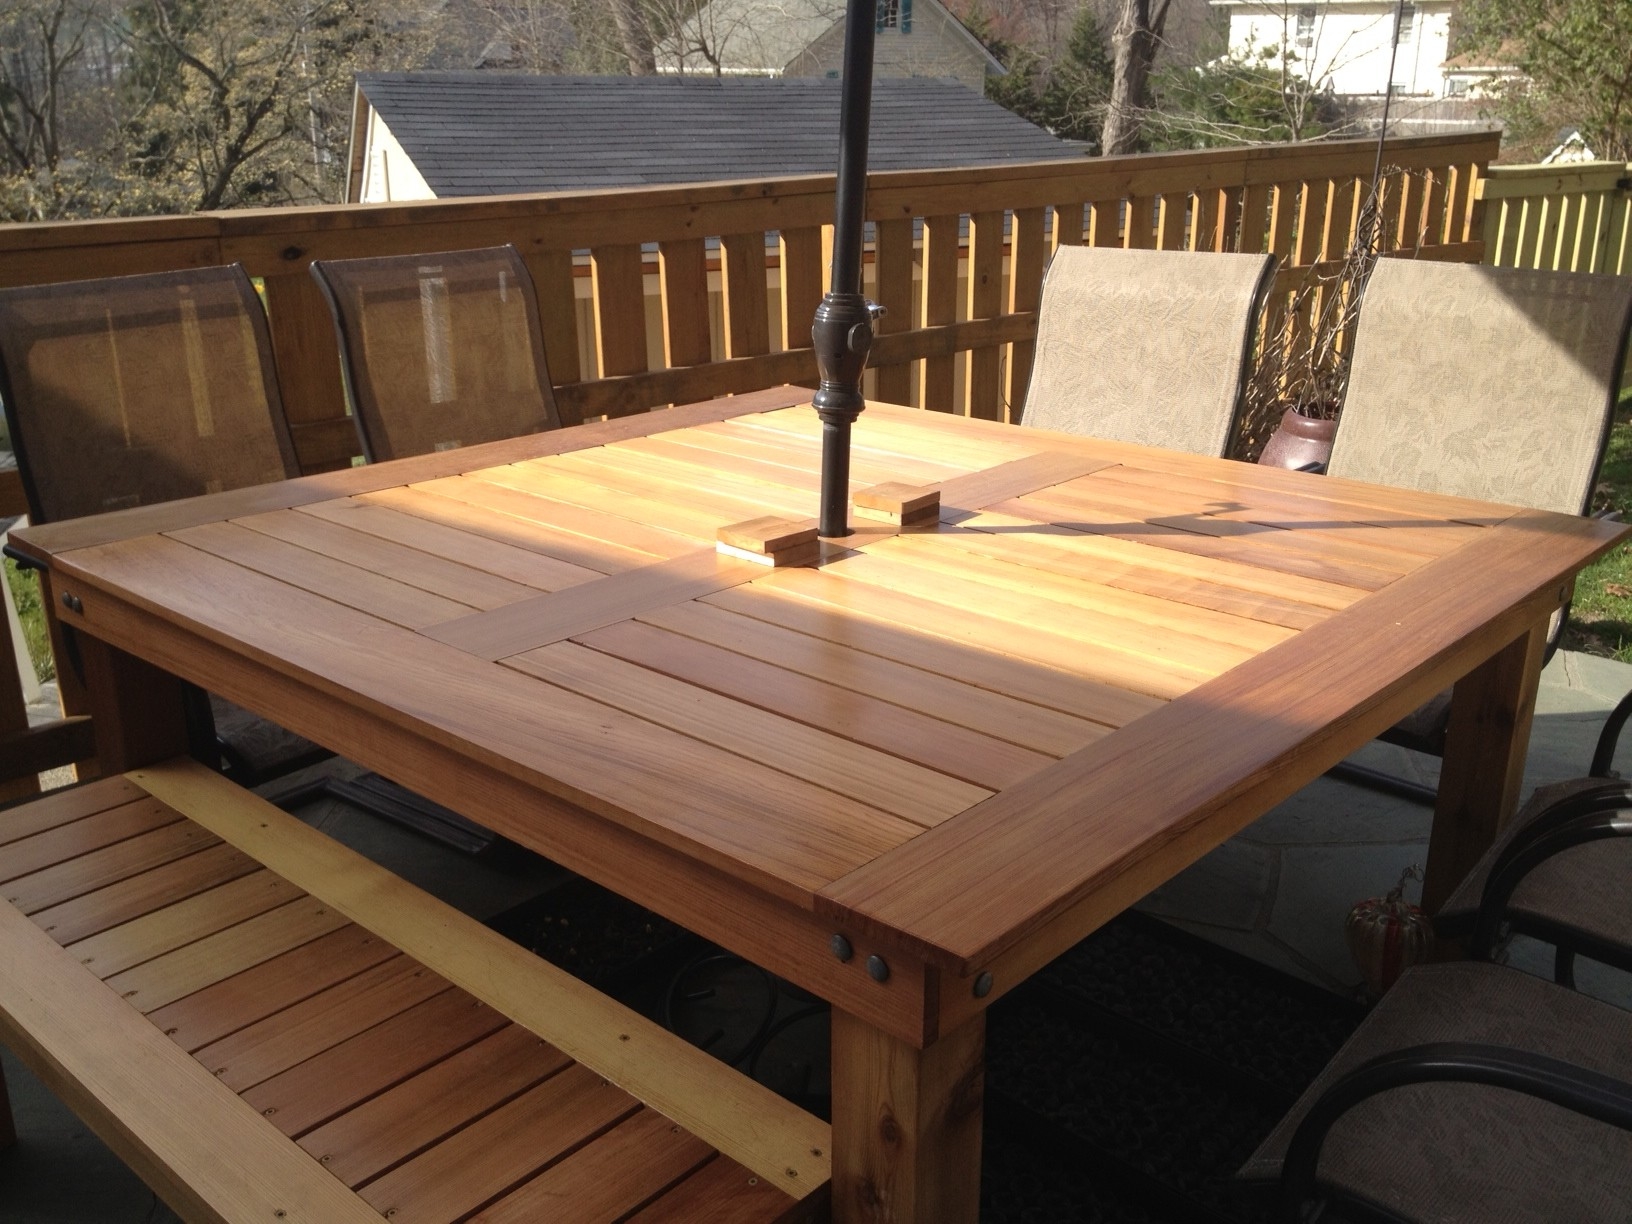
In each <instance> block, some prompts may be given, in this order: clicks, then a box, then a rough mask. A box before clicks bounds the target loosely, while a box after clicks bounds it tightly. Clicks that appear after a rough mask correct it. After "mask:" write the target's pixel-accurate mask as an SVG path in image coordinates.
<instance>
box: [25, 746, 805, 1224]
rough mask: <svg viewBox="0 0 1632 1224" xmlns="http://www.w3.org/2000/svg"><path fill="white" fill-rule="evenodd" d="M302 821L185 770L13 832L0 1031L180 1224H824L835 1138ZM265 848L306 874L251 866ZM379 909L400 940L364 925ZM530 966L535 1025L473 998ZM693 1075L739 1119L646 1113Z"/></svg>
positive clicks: (93, 796)
mask: <svg viewBox="0 0 1632 1224" xmlns="http://www.w3.org/2000/svg"><path fill="white" fill-rule="evenodd" d="M184 812H185V813H190V814H191V815H189V814H184ZM192 816H198V817H201V818H202V819H194V818H192ZM291 824H294V825H298V824H299V822H298V821H294V820H293V818H291V817H288V816H286V815H285V814H283V813H281V812H279V811H278V810H277V809H275V808H272V807H270V806H269V805H267V804H264V803H263V802H262V801H260V800H258V799H256V798H255V797H254V796H250V795H247V794H246V793H244V792H241V791H238V790H237V789H236V788H233V787H231V786H230V784H227V783H225V782H223V781H222V780H221V779H219V778H217V777H215V776H214V775H211V774H209V773H207V772H206V771H203V770H202V769H201V768H199V767H197V766H194V765H191V763H182V764H175V765H168V766H161V767H157V768H155V769H153V770H149V771H142V772H139V773H137V774H133V775H130V776H120V777H113V778H109V779H106V780H103V781H100V782H95V783H91V784H89V785H87V786H83V787H79V788H76V789H73V790H69V791H65V792H59V793H58V794H56V795H53V796H50V797H47V798H45V799H43V800H40V801H38V802H35V803H32V804H30V805H28V806H26V807H22V808H19V809H14V810H12V811H10V812H6V813H0V896H3V897H4V899H5V900H6V902H7V903H8V904H6V905H4V906H0V1036H3V1037H4V1038H5V1040H6V1041H7V1043H8V1044H10V1045H12V1046H13V1047H14V1048H15V1049H16V1050H17V1052H18V1054H19V1056H20V1057H22V1058H23V1059H24V1061H25V1062H28V1063H29V1064H30V1065H31V1066H33V1067H34V1068H35V1069H36V1070H37V1071H38V1072H39V1073H40V1074H41V1076H42V1078H43V1079H45V1081H46V1082H47V1083H48V1084H49V1085H50V1086H52V1087H53V1089H54V1090H56V1091H58V1092H59V1094H60V1095H62V1096H63V1097H64V1099H65V1100H67V1101H68V1103H69V1104H70V1105H71V1106H73V1107H74V1108H76V1110H77V1111H78V1112H80V1113H81V1115H82V1117H84V1118H85V1120H86V1121H87V1122H88V1123H89V1124H91V1125H92V1126H93V1128H94V1129H96V1130H98V1132H99V1133H102V1134H103V1135H104V1137H105V1138H107V1139H108V1141H109V1142H110V1146H113V1147H114V1149H115V1150H116V1151H118V1152H119V1153H120V1155H121V1156H123V1157H124V1158H125V1159H127V1161H130V1162H131V1163H132V1165H133V1167H135V1168H136V1169H137V1171H138V1172H139V1173H142V1174H143V1175H144V1176H146V1177H147V1178H148V1180H149V1181H150V1182H152V1184H153V1185H154V1187H155V1189H157V1190H158V1191H159V1192H160V1193H161V1194H162V1195H163V1196H164V1197H166V1198H167V1200H169V1201H171V1203H172V1205H173V1206H175V1208H176V1209H177V1210H178V1211H180V1212H181V1213H182V1214H183V1215H185V1216H187V1217H188V1218H190V1219H191V1218H197V1219H207V1220H216V1219H225V1220H256V1221H260V1220H308V1221H311V1222H312V1224H336V1222H340V1221H349V1220H357V1219H361V1220H366V1219H379V1218H381V1217H382V1216H383V1217H385V1218H389V1219H390V1220H392V1221H393V1222H394V1224H409V1222H425V1224H447V1222H452V1221H456V1220H459V1221H462V1220H467V1219H468V1220H480V1221H483V1222H484V1224H500V1222H503V1221H533V1220H539V1219H546V1218H547V1219H550V1220H552V1221H554V1220H569V1219H570V1220H585V1221H588V1220H605V1221H614V1220H618V1221H621V1220H638V1221H643V1222H645V1221H659V1220H703V1219H706V1220H710V1221H742V1222H744V1224H747V1222H749V1221H781V1220H789V1219H804V1218H809V1214H810V1212H811V1211H812V1210H814V1209H815V1207H816V1206H817V1204H818V1203H819V1202H820V1201H821V1199H822V1197H823V1196H822V1194H821V1193H819V1192H820V1191H822V1190H823V1189H824V1187H825V1181H826V1169H825V1155H826V1149H827V1140H826V1138H825V1130H826V1128H825V1127H824V1126H823V1125H822V1124H821V1123H820V1122H818V1121H817V1120H815V1119H812V1118H809V1117H808V1116H807V1115H804V1114H802V1113H800V1112H799V1111H797V1110H794V1109H793V1108H792V1107H791V1106H788V1105H786V1103H784V1102H782V1101H780V1100H778V1099H776V1098H774V1097H772V1096H771V1095H770V1094H769V1093H764V1092H762V1091H760V1090H758V1089H757V1086H755V1085H752V1084H748V1083H747V1081H741V1077H739V1076H737V1075H736V1074H735V1073H734V1072H732V1071H730V1070H729V1069H727V1068H725V1067H723V1066H720V1065H718V1064H710V1063H709V1062H708V1061H703V1062H699V1061H698V1060H699V1059H701V1060H707V1056H706V1055H702V1054H701V1053H700V1052H699V1051H695V1050H693V1049H692V1048H691V1047H690V1046H687V1045H686V1044H685V1043H684V1042H682V1041H681V1040H680V1039H678V1038H676V1037H673V1036H672V1035H670V1034H668V1033H665V1032H663V1031H662V1030H659V1029H656V1028H655V1027H654V1026H651V1025H650V1024H648V1023H646V1022H645V1021H643V1020H642V1019H641V1018H640V1017H638V1016H635V1015H634V1014H632V1013H629V1012H627V1011H626V1010H625V1009H623V1008H621V1007H620V1006H618V1005H617V1004H615V1003H613V1002H612V1001H610V1000H608V999H605V998H604V997H602V996H599V995H597V994H595V993H594V992H592V991H589V990H588V989H587V988H585V987H583V986H582V985H581V984H580V983H576V982H575V981H573V980H571V979H567V980H566V982H562V981H560V980H559V979H560V978H561V977H563V976H564V975H561V974H559V971H555V970H553V969H552V968H551V967H549V966H546V965H544V964H543V963H542V962H537V961H536V958H532V957H530V955H529V954H527V953H525V952H523V951H522V950H521V949H516V948H514V946H513V945H510V944H508V943H507V941H504V940H503V939H502V938H501V937H499V936H497V935H494V934H492V933H491V932H489V931H487V930H486V929H485V928H483V927H481V926H480V924H476V923H474V922H473V921H472V920H470V919H467V918H465V917H464V916H463V915H460V914H458V913H457V912H456V911H452V910H450V909H448V908H447V907H446V906H443V905H442V904H441V903H440V902H437V901H435V900H434V899H432V898H429V897H427V896H425V894H423V893H418V892H417V890H414V889H412V888H411V886H409V885H406V884H404V883H403V882H401V881H400V880H396V879H395V878H394V877H389V876H387V875H385V874H384V873H382V872H381V871H380V869H378V868H376V867H374V866H373V865H372V864H370V863H368V862H367V860H363V859H360V858H359V857H358V856H356V855H354V854H353V853H352V852H351V851H349V850H345V849H344V848H343V847H339V846H337V845H335V844H334V843H332V842H329V841H328V839H326V838H323V837H322V836H321V835H320V834H316V833H313V832H312V831H310V830H307V833H308V835H309V836H307V837H305V838H300V837H298V836H297V837H294V838H291V837H289V836H288V835H289V834H290V833H291V832H292V831H293V830H291V828H290V825H291ZM207 826H215V827H214V828H211V827H207ZM274 826H275V829H276V831H277V832H279V833H280V834H282V835H283V836H282V844H285V845H290V846H293V847H294V854H295V856H296V858H297V859H299V860H300V862H299V863H297V864H295V866H296V868H297V869H296V870H294V871H292V872H291V871H288V867H289V866H290V863H288V862H285V863H280V866H282V867H284V868H285V872H284V873H280V872H279V871H276V870H272V869H270V868H269V867H267V866H266V865H263V864H262V863H261V862H259V861H257V859H256V857H254V854H253V849H254V844H253V842H254V836H255V834H256V833H257V832H259V833H266V832H268V831H269V830H272V829H273V828H274ZM300 827H301V828H304V826H300ZM222 834H226V836H222ZM235 841H236V842H238V843H239V844H234V842H235ZM290 875H295V876H297V877H305V879H304V881H303V882H304V883H305V884H307V885H312V884H314V883H315V885H316V886H317V887H318V888H319V890H320V891H324V892H329V890H328V889H327V888H326V887H325V886H324V884H323V882H324V881H333V880H336V879H339V880H343V881H345V883H344V884H342V885H340V886H338V887H337V891H334V892H329V895H328V896H327V897H324V896H318V895H314V893H313V891H311V889H310V888H309V887H303V886H302V883H297V882H295V880H292V879H291V878H289V876H290ZM370 898H371V899H370ZM348 911H350V912H349V913H348ZM375 911H387V912H390V913H393V914H395V915H396V921H397V922H398V924H399V926H400V927H402V928H403V929H399V930H387V931H385V933H384V934H383V935H382V933H380V932H379V931H377V930H370V929H368V927H367V926H365V925H363V924H362V923H361V922H358V921H354V920H353V918H354V917H358V918H363V919H365V920H367V919H368V918H369V916H370V914H372V913H374V912H375ZM374 925H375V926H376V927H381V926H385V927H389V926H390V925H391V924H390V923H389V922H385V923H381V922H375V923H374ZM404 931H406V933H407V937H406V938H401V939H399V940H395V941H394V940H393V938H392V936H402V935H403V934H404ZM461 941H463V948H462V952H461V956H462V957H466V958H469V960H470V961H471V962H473V963H474V964H476V968H475V969H474V970H471V969H470V968H469V967H468V966H465V967H463V968H461V967H460V964H459V958H458V957H456V958H454V959H452V960H450V962H449V965H448V967H451V968H453V969H454V971H455V973H456V975H458V976H463V977H464V978H465V982H464V985H465V986H474V987H476V988H477V990H478V991H479V992H480V993H483V994H486V995H487V996H488V997H487V999H486V1001H484V999H483V998H479V997H477V994H476V993H472V991H471V990H468V989H465V988H464V987H463V986H462V985H461V984H460V983H457V982H455V981H452V980H450V979H449V977H447V976H444V975H443V974H442V973H439V972H437V971H436V970H435V969H433V968H432V967H431V966H429V965H427V964H426V963H425V959H430V960H433V961H435V960H438V959H439V958H440V957H441V956H442V955H443V953H442V952H441V951H439V949H441V948H447V949H457V948H458V945H459V944H460V942H461ZM398 942H400V943H406V944H408V945H410V946H414V947H416V950H418V951H420V952H421V954H422V956H424V954H426V953H428V957H425V959H421V958H416V956H414V955H410V954H408V953H406V952H404V951H402V950H401V949H400V948H399V947H398V946H397V943H398ZM484 952H485V953H491V955H492V958H493V959H492V960H491V962H489V963H487V964H485V965H484V964H483V963H482V962H483V960H484ZM517 954H519V956H518V955H517ZM521 957H526V958H527V959H528V960H533V961H534V962H535V965H536V968H537V969H538V970H539V971H541V972H536V973H533V974H524V975H523V978H524V983H523V985H524V988H525V989H527V990H530V991H532V992H534V999H533V1002H532V1003H531V1004H530V1005H528V1006H526V1007H523V1008H521V1009H519V1010H521V1011H522V1012H524V1013H525V1014H523V1015H522V1016H521V1018H522V1019H523V1020H532V1019H535V1018H536V1017H538V1016H539V1015H543V1016H545V1017H546V1023H545V1024H544V1025H539V1024H534V1025H533V1027H532V1029H530V1028H529V1027H527V1026H525V1025H524V1024H521V1023H517V1022H516V1019H515V1018H514V1017H513V1016H512V1015H507V1014H506V1011H510V1012H515V1011H517V1010H518V1009H517V1008H513V1007H510V1006H508V1001H507V999H506V998H505V997H504V993H503V992H502V991H501V992H488V991H486V990H483V989H482V987H481V981H480V979H481V977H482V976H483V975H484V974H485V973H491V972H493V971H495V970H497V971H499V972H501V973H510V972H512V971H514V970H515V968H516V966H517V965H518V964H521V963H522V962H521V960H520V958H521ZM528 978H530V980H526V979H528ZM558 986H559V987H564V989H563V990H561V991H559V992H557V993H554V994H552V993H551V992H552V989H553V988H555V987H558ZM494 1004H497V1006H495V1005H494ZM565 1012H577V1013H578V1016H577V1018H576V1019H575V1020H570V1021H562V1022H561V1023H559V1024H555V1025H554V1027H551V1021H550V1020H549V1017H550V1016H551V1015H552V1014H553V1013H565ZM64 1021H68V1022H64ZM535 1030H536V1031H535ZM541 1032H542V1033H543V1034H544V1035H543V1036H541V1035H540V1033H541ZM546 1036H548V1037H549V1038H551V1039H550V1040H546V1039H545V1038H546ZM563 1046H565V1047H567V1048H566V1049H564V1048H563ZM568 1049H571V1050H572V1051H573V1053H569V1052H568ZM630 1050H633V1051H634V1052H635V1053H634V1056H633V1057H630V1056H628V1051H630ZM575 1054H576V1055H577V1056H576V1057H575V1056H574V1055H575ZM677 1069H678V1071H679V1075H680V1079H681V1081H682V1082H679V1083H677V1082H675V1073H676V1070H677ZM687 1076H692V1077H696V1076H704V1077H710V1078H709V1083H711V1084H712V1082H713V1078H712V1077H715V1076H717V1077H718V1079H719V1080H720V1081H722V1082H723V1084H724V1087H725V1092H726V1095H727V1096H736V1097H738V1098H739V1099H738V1100H736V1101H734V1102H732V1103H731V1104H730V1105H728V1106H727V1107H726V1109H724V1110H720V1109H713V1107H712V1106H711V1105H710V1103H709V1101H707V1100H693V1101H691V1102H689V1103H686V1108H683V1109H680V1110H674V1109H671V1110H670V1111H669V1112H670V1113H681V1114H685V1113H686V1112H687V1111H688V1110H701V1111H703V1112H702V1114H701V1115H697V1114H693V1115H692V1116H689V1117H687V1118H686V1119H685V1120H686V1121H687V1122H689V1123H692V1125H689V1126H688V1125H682V1123H681V1121H680V1120H677V1119H676V1118H674V1117H671V1116H667V1115H666V1114H665V1113H664V1112H662V1111H661V1110H660V1109H659V1108H654V1107H653V1106H652V1104H651V1103H649V1102H651V1101H663V1100H666V1099H667V1097H669V1096H671V1095H674V1094H688V1093H689V1092H690V1089H689V1088H688V1087H687V1085H686V1083H685V1082H683V1081H684V1080H685V1077H687ZM614 1078H616V1080H617V1081H619V1082H621V1083H622V1084H624V1085H625V1086H626V1087H627V1088H628V1089H629V1090H627V1091H626V1090H625V1087H620V1086H619V1083H618V1082H613V1081H614ZM735 1081H741V1082H735ZM698 1095H703V1096H706V1095H709V1094H698ZM642 1096H644V1097H646V1098H647V1102H648V1103H643V1101H642V1099H640V1098H641V1097H642ZM739 1107H741V1108H744V1109H746V1110H747V1112H746V1113H745V1114H743V1115H740V1116H737V1114H736V1111H737V1109H738V1108H739ZM711 1110H712V1112H710V1111H711ZM720 1128H723V1129H724V1130H725V1131H726V1132H727V1134H726V1136H725V1142H724V1144H723V1146H726V1147H729V1148H734V1149H735V1151H734V1155H736V1156H738V1157H746V1158H747V1159H748V1160H749V1161H750V1163H751V1165H752V1166H755V1167H750V1164H744V1163H743V1162H742V1160H740V1159H734V1158H733V1155H727V1154H723V1153H722V1152H721V1150H720V1147H721V1146H722V1144H721V1142H720V1135H719V1133H718V1131H719V1129H720ZM699 1129H701V1130H703V1131H705V1132H710V1133H711V1138H710V1139H705V1138H703V1137H700V1136H699V1135H698V1134H697V1133H696V1131H697V1130H699ZM711 1140H712V1141H711ZM767 1140H768V1141H767ZM779 1145H780V1147H781V1148H782V1149H784V1150H776V1149H777V1148H778V1147H779ZM795 1145H802V1150H801V1148H800V1147H796V1146H795ZM790 1152H791V1153H793V1154H794V1156H795V1157H796V1159H798V1166H797V1167H795V1166H794V1165H792V1164H789V1163H788V1161H787V1159H785V1157H786V1155H787V1153H790ZM813 1152H814V1153H815V1154H814V1155H812V1153H813Z"/></svg>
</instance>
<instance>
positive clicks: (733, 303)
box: [616, 232, 771, 373]
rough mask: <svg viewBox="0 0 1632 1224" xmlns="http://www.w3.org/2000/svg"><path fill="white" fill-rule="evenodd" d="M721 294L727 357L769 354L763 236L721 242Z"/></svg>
mask: <svg viewBox="0 0 1632 1224" xmlns="http://www.w3.org/2000/svg"><path fill="white" fill-rule="evenodd" d="M720 293H721V298H722V304H723V306H724V310H725V355H726V356H727V357H753V356H756V355H758V354H760V353H765V352H769V351H770V347H771V338H770V319H769V316H768V314H767V312H768V311H769V309H770V306H769V302H768V299H767V297H766V287H765V235H764V233H763V232H760V233H751V234H727V235H726V236H725V237H723V238H721V239H720ZM616 372H617V373H622V372H623V371H616Z"/></svg>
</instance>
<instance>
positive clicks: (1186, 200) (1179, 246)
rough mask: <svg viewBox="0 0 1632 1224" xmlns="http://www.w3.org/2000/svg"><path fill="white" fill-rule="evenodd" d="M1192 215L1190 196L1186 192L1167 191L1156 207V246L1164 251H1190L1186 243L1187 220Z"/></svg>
mask: <svg viewBox="0 0 1632 1224" xmlns="http://www.w3.org/2000/svg"><path fill="white" fill-rule="evenodd" d="M1189 213H1190V196H1189V194H1188V193H1185V192H1177V191H1167V192H1163V193H1162V198H1161V200H1160V201H1158V202H1157V205H1156V246H1157V249H1158V250H1162V251H1183V250H1187V249H1189V245H1190V244H1189V243H1187V242H1186V241H1185V236H1184V226H1185V218H1186V217H1187V216H1188V215H1189Z"/></svg>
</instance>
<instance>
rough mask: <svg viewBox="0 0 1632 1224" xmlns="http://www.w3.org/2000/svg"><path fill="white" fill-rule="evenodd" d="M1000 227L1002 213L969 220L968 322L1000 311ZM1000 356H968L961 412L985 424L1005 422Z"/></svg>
mask: <svg viewBox="0 0 1632 1224" xmlns="http://www.w3.org/2000/svg"><path fill="white" fill-rule="evenodd" d="M1003 224H1004V215H1003V213H1001V212H979V213H974V214H972V215H971V216H970V218H969V257H968V263H967V267H968V276H969V306H968V313H969V318H971V319H990V318H993V317H994V316H996V315H998V314H1000V313H1001V312H1002V310H1003ZM1000 356H1001V354H1000V353H999V351H998V350H997V349H995V348H990V349H975V350H973V351H971V352H970V354H969V370H968V380H967V382H966V384H965V387H964V411H965V412H966V413H967V414H968V415H969V416H973V417H980V418H982V419H984V420H988V421H1006V420H1008V413H1007V410H1006V406H1005V405H1004V403H1003V398H1002V397H1003V385H1002V380H1001V374H1002V369H1001V363H1000V360H999V358H1000Z"/></svg>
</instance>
